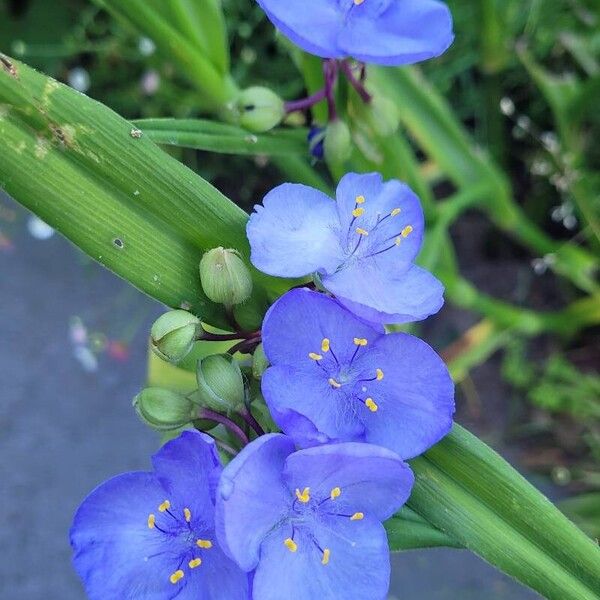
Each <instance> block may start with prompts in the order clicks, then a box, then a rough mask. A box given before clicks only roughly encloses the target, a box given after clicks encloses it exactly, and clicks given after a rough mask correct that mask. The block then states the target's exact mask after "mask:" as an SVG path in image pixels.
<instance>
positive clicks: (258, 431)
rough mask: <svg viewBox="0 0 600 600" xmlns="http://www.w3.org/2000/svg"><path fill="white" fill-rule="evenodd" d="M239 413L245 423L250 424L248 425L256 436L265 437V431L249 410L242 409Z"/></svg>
mask: <svg viewBox="0 0 600 600" xmlns="http://www.w3.org/2000/svg"><path fill="white" fill-rule="evenodd" d="M238 412H239V414H240V415H241V416H242V418H243V419H244V421H246V423H248V425H250V427H252V429H253V430H254V432H255V433H256V435H258V436H261V435H265V430H264V429H263V428H262V427H261V426H260V423H259V422H258V421H257V420H256V419H255V418H254V415H253V414H252V412H251V411H250V409H249V408H241V409H240V410H239V411H238Z"/></svg>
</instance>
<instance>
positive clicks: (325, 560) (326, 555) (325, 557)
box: [321, 0, 356, 565]
mask: <svg viewBox="0 0 600 600" xmlns="http://www.w3.org/2000/svg"><path fill="white" fill-rule="evenodd" d="M355 1H356V0H355ZM330 555H331V550H329V548H325V550H323V558H322V559H321V564H322V565H327V564H329V557H330Z"/></svg>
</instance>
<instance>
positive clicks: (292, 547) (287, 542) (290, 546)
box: [283, 538, 298, 552]
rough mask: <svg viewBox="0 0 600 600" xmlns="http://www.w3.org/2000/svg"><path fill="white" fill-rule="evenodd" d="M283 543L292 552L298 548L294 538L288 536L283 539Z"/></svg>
mask: <svg viewBox="0 0 600 600" xmlns="http://www.w3.org/2000/svg"><path fill="white" fill-rule="evenodd" d="M283 543H284V544H285V547H286V548H287V549H288V550H289V551H290V552H296V550H298V544H296V542H295V541H294V540H293V539H292V538H287V539H285V540H283Z"/></svg>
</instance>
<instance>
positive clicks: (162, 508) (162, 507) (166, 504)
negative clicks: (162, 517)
mask: <svg viewBox="0 0 600 600" xmlns="http://www.w3.org/2000/svg"><path fill="white" fill-rule="evenodd" d="M170 508H171V503H170V502H169V501H168V500H165V501H164V502H163V503H162V504H161V505H160V506H159V507H158V510H159V511H160V512H166V511H168V510H169V509H170Z"/></svg>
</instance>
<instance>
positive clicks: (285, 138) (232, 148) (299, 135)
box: [135, 119, 308, 156]
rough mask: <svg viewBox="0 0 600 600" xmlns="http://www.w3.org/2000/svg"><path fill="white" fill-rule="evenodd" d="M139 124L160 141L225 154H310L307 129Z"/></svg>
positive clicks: (198, 122)
mask: <svg viewBox="0 0 600 600" xmlns="http://www.w3.org/2000/svg"><path fill="white" fill-rule="evenodd" d="M135 124H136V125H137V126H138V127H139V128H140V129H141V130H142V131H143V132H144V133H145V134H147V135H148V137H149V138H150V139H151V140H152V141H154V142H156V143H157V144H164V145H171V146H181V147H185V148H196V149H197V150H206V151H208V152H220V153H223V154H241V155H256V154H266V155H269V156H280V155H287V154H291V155H297V156H306V155H307V154H308V150H307V148H308V145H307V142H306V130H305V129H289V130H288V129H280V130H277V131H271V132H269V133H264V134H260V135H255V134H253V133H250V132H248V131H246V130H245V129H242V128H241V127H236V126H235V125H228V124H225V123H217V122H215V121H208V120H203V119H144V120H141V121H136V122H135Z"/></svg>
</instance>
